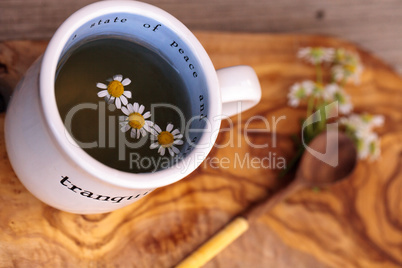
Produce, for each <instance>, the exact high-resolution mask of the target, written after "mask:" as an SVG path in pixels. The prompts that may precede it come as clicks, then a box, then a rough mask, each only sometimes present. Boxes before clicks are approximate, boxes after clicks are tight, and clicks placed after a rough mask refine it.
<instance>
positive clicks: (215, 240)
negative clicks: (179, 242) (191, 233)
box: [176, 217, 248, 268]
mask: <svg viewBox="0 0 402 268" xmlns="http://www.w3.org/2000/svg"><path fill="white" fill-rule="evenodd" d="M247 229H248V222H247V220H246V219H245V218H243V217H237V218H236V219H234V220H233V221H232V222H231V223H229V224H228V225H227V226H226V227H225V228H224V229H222V230H221V231H220V232H219V233H217V234H216V235H214V236H213V237H212V238H210V239H209V240H208V241H207V242H206V243H205V244H203V245H202V246H201V247H199V248H198V249H197V250H196V251H194V252H193V253H192V254H191V255H190V256H188V257H187V258H185V259H184V260H183V261H182V262H181V263H179V264H178V265H177V266H176V268H197V267H201V266H202V265H204V264H205V263H207V262H208V261H209V260H211V259H212V258H213V257H215V256H216V255H217V254H218V253H219V252H221V251H222V250H223V249H225V248H226V247H227V246H228V245H229V244H230V243H232V242H233V241H234V240H236V238H238V237H239V236H240V235H242V234H243V233H244V232H245V231H246V230H247Z"/></svg>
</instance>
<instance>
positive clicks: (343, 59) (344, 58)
mask: <svg viewBox="0 0 402 268" xmlns="http://www.w3.org/2000/svg"><path fill="white" fill-rule="evenodd" d="M334 63H335V64H334V66H332V68H331V74H332V77H333V79H334V80H335V81H337V82H347V81H349V80H352V81H353V82H354V83H355V84H356V85H358V84H359V83H360V76H361V74H362V72H363V65H362V64H361V60H360V57H359V55H358V54H356V53H353V52H350V51H346V50H344V49H337V50H336V52H335V58H334Z"/></svg>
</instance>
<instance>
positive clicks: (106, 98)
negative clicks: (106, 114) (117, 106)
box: [105, 94, 115, 104]
mask: <svg viewBox="0 0 402 268" xmlns="http://www.w3.org/2000/svg"><path fill="white" fill-rule="evenodd" d="M114 99H115V97H112V96H110V95H109V94H108V95H107V96H106V97H105V101H106V102H107V103H108V104H112V103H113V102H114Z"/></svg>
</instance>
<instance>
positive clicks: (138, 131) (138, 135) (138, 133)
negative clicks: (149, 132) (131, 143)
mask: <svg viewBox="0 0 402 268" xmlns="http://www.w3.org/2000/svg"><path fill="white" fill-rule="evenodd" d="M139 138H140V130H139V129H137V139H139Z"/></svg>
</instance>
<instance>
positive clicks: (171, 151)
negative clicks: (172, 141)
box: [168, 147, 174, 156]
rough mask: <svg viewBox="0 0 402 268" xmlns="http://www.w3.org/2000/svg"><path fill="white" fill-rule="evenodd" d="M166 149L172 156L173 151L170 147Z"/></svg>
mask: <svg viewBox="0 0 402 268" xmlns="http://www.w3.org/2000/svg"><path fill="white" fill-rule="evenodd" d="M168 151H169V154H170V155H171V156H174V152H173V150H172V149H170V147H168Z"/></svg>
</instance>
